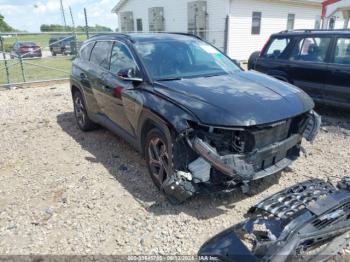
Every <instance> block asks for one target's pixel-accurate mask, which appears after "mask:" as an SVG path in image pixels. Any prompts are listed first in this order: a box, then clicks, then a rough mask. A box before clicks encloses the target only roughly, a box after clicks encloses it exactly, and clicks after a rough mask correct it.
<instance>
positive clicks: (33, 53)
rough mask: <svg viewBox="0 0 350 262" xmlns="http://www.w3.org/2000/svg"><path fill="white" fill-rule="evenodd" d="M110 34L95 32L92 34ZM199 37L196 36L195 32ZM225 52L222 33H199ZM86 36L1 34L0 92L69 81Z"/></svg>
mask: <svg viewBox="0 0 350 262" xmlns="http://www.w3.org/2000/svg"><path fill="white" fill-rule="evenodd" d="M101 33H105V34H110V33H111V32H94V33H93V34H90V36H92V35H95V34H101ZM196 33H197V35H198V32H196ZM201 33H202V34H204V35H205V36H204V37H203V36H202V37H203V39H205V40H207V41H208V42H210V43H211V44H213V45H214V46H216V47H217V48H219V49H221V50H222V51H225V46H224V42H225V41H224V36H225V32H223V31H206V32H201ZM87 35H88V33H84V32H79V33H76V32H64V33H63V32H57V33H55V32H53V33H52V32H50V33H0V52H1V53H0V88H3V87H11V86H16V85H22V84H25V83H36V82H44V81H52V80H65V79H68V78H69V74H70V70H71V64H72V60H73V59H74V57H75V56H76V54H77V52H78V50H79V49H80V47H81V45H82V43H83V41H85V40H86V39H87Z"/></svg>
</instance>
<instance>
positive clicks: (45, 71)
mask: <svg viewBox="0 0 350 262" xmlns="http://www.w3.org/2000/svg"><path fill="white" fill-rule="evenodd" d="M17 62H19V60H17V59H16V60H9V61H8V66H9V74H10V82H11V83H18V82H23V77H22V71H21V66H20V64H19V63H18V64H16V63H17ZM71 64H72V61H71V59H70V58H69V57H65V56H62V57H61V56H59V57H56V58H52V57H48V58H42V59H28V60H23V68H24V74H25V78H26V81H39V80H49V79H57V78H65V77H69V73H70V70H71ZM38 65H39V66H40V67H39V66H38ZM41 66H49V67H52V68H55V69H59V70H63V71H64V72H62V71H57V70H54V69H50V68H44V67H41ZM3 67H4V61H0V85H1V84H6V83H7V80H6V71H5V69H2V68H3Z"/></svg>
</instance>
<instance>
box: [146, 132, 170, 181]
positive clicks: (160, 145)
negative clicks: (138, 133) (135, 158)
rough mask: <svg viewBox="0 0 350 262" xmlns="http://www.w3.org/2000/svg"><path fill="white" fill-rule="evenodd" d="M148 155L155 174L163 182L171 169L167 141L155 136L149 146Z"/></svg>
mask: <svg viewBox="0 0 350 262" xmlns="http://www.w3.org/2000/svg"><path fill="white" fill-rule="evenodd" d="M148 155H149V165H150V168H151V170H152V173H153V175H154V176H155V177H156V179H157V180H158V181H159V183H163V181H164V180H165V179H166V178H167V175H168V170H169V155H168V151H167V148H166V145H165V143H164V142H163V141H162V140H161V139H160V138H158V137H155V138H153V139H152V140H151V141H150V143H149V146H148Z"/></svg>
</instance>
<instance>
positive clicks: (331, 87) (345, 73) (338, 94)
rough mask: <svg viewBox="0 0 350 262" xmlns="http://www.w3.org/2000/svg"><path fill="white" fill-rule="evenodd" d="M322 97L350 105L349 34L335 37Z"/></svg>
mask: <svg viewBox="0 0 350 262" xmlns="http://www.w3.org/2000/svg"><path fill="white" fill-rule="evenodd" d="M332 50H333V53H332V56H331V61H330V63H329V64H328V71H329V73H328V74H327V76H326V83H325V89H324V99H325V100H326V101H328V102H329V103H332V104H339V103H340V104H342V105H344V106H348V107H350V80H349V79H350V36H347V37H339V38H336V39H335V43H334V48H333V49H332Z"/></svg>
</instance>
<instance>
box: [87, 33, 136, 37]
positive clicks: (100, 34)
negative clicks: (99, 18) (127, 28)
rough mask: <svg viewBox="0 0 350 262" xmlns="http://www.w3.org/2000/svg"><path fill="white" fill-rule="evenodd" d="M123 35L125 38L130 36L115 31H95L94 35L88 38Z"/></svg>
mask: <svg viewBox="0 0 350 262" xmlns="http://www.w3.org/2000/svg"><path fill="white" fill-rule="evenodd" d="M111 35H112V36H123V37H126V38H130V35H128V34H123V33H115V32H110V33H97V34H96V35H93V36H91V37H90V38H89V39H92V38H94V37H99V36H111Z"/></svg>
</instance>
